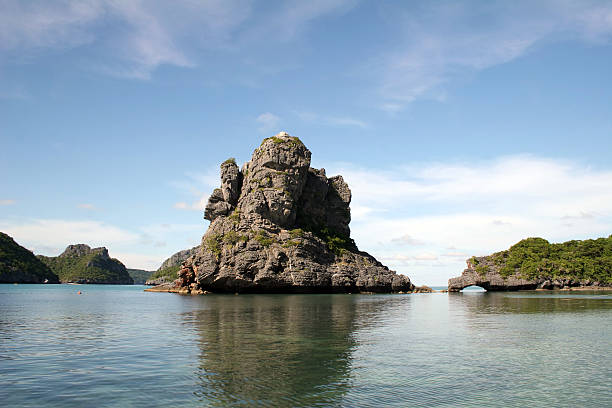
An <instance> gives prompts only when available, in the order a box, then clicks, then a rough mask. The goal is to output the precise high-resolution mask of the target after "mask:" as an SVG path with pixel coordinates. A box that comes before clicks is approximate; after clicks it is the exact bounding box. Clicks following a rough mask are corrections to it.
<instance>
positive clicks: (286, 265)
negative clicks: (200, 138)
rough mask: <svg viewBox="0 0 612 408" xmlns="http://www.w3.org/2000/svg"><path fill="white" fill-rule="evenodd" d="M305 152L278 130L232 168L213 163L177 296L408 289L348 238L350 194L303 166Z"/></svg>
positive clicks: (338, 178)
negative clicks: (215, 168)
mask: <svg viewBox="0 0 612 408" xmlns="http://www.w3.org/2000/svg"><path fill="white" fill-rule="evenodd" d="M310 155H311V153H310V151H309V150H308V149H307V148H306V146H304V144H303V143H302V142H301V141H300V140H299V139H298V138H297V137H292V136H289V135H288V134H287V133H285V132H281V133H279V134H278V135H276V136H274V137H270V138H267V139H265V140H264V141H263V143H262V144H261V146H260V147H259V148H257V149H256V150H255V151H254V153H253V156H252V158H251V161H249V162H247V163H246V164H245V165H244V166H243V167H242V169H241V170H240V169H239V168H238V166H237V165H236V163H235V161H234V160H233V159H228V160H227V161H225V162H224V163H223V164H221V187H220V188H217V189H215V190H214V191H213V192H212V194H211V196H210V199H209V201H208V205H207V206H206V211H205V218H206V219H208V220H210V222H211V223H210V226H209V228H208V231H207V232H206V234H204V237H203V238H202V244H201V245H200V247H199V248H198V250H197V252H196V253H195V254H194V255H192V256H191V257H190V258H189V259H188V260H187V261H186V262H185V263H184V264H183V265H182V268H181V270H180V271H179V279H178V280H177V281H176V285H177V288H178V290H179V291H181V292H191V293H200V292H203V291H212V292H394V291H411V290H413V289H414V285H412V283H411V282H410V280H409V279H408V278H407V277H405V276H403V275H397V274H396V273H395V272H393V271H390V270H389V269H388V268H387V267H385V266H383V265H382V264H381V263H380V262H378V261H377V260H376V259H375V258H374V257H372V256H371V255H369V254H367V253H365V252H361V251H359V250H358V249H357V246H356V245H355V243H354V242H353V240H352V239H351V238H350V229H349V222H350V220H351V213H350V208H349V204H350V202H351V191H350V189H349V187H348V185H347V184H346V183H345V182H344V180H343V179H342V176H335V177H329V178H328V177H327V176H326V174H325V170H324V169H320V170H319V169H313V168H311V167H310Z"/></svg>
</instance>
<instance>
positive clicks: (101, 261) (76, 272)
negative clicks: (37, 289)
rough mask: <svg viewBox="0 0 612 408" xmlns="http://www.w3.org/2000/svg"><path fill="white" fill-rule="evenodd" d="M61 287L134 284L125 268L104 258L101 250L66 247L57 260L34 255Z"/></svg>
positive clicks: (82, 245) (114, 261)
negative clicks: (72, 284)
mask: <svg viewBox="0 0 612 408" xmlns="http://www.w3.org/2000/svg"><path fill="white" fill-rule="evenodd" d="M38 259H40V260H41V261H42V262H43V263H45V264H46V265H47V266H48V267H49V268H50V269H51V270H52V271H53V273H55V274H56V275H57V276H58V277H59V280H60V281H61V282H62V283H98V284H116V285H132V284H133V283H134V280H133V279H132V277H131V276H130V275H129V273H128V271H127V269H126V268H125V266H124V265H123V264H122V263H121V262H120V261H119V260H117V259H114V258H111V257H110V256H109V255H108V249H106V248H105V247H100V248H90V247H89V245H85V244H77V245H69V246H68V247H67V248H66V250H65V251H64V252H62V253H61V254H60V255H59V256H55V257H49V256H43V255H38Z"/></svg>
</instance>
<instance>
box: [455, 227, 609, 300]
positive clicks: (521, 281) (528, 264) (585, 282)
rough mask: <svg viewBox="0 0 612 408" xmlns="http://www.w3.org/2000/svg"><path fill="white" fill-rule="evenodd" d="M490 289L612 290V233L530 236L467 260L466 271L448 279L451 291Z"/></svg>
mask: <svg viewBox="0 0 612 408" xmlns="http://www.w3.org/2000/svg"><path fill="white" fill-rule="evenodd" d="M473 285H475V286H480V287H482V288H484V289H485V290H487V291H501V290H533V289H571V288H592V289H604V288H605V289H612V235H611V236H610V237H608V238H599V239H588V240H584V241H577V240H575V241H568V242H564V243H560V244H551V243H549V242H548V241H546V240H545V239H542V238H527V239H524V240H522V241H520V242H519V243H517V244H515V245H513V246H512V247H510V249H508V250H505V251H501V252H496V253H494V254H492V255H489V256H481V257H475V256H474V257H472V258H470V259H468V260H467V268H466V269H465V270H464V271H463V274H462V275H461V276H459V277H457V278H451V279H449V281H448V291H449V292H458V291H461V290H462V289H464V288H466V287H468V286H473Z"/></svg>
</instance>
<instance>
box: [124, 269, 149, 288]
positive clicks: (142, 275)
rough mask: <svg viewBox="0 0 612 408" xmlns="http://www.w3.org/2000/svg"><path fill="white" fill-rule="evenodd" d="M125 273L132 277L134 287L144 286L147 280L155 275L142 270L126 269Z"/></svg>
mask: <svg viewBox="0 0 612 408" xmlns="http://www.w3.org/2000/svg"><path fill="white" fill-rule="evenodd" d="M126 270H127V273H128V274H129V275H130V276H131V277H132V280H133V281H134V285H144V284H145V282H146V281H147V279H149V278H150V277H151V275H153V273H155V271H145V270H144V269H131V268H127V269H126Z"/></svg>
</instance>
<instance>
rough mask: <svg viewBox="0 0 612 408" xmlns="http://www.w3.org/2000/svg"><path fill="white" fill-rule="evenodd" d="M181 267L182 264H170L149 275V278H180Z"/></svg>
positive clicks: (170, 279)
mask: <svg viewBox="0 0 612 408" xmlns="http://www.w3.org/2000/svg"><path fill="white" fill-rule="evenodd" d="M180 269H181V266H180V265H174V266H170V267H168V268H164V269H158V270H157V271H156V272H155V273H153V275H151V276H150V277H149V280H153V279H159V278H166V279H167V280H169V281H173V280H175V279H176V278H178V271H179V270H180Z"/></svg>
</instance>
